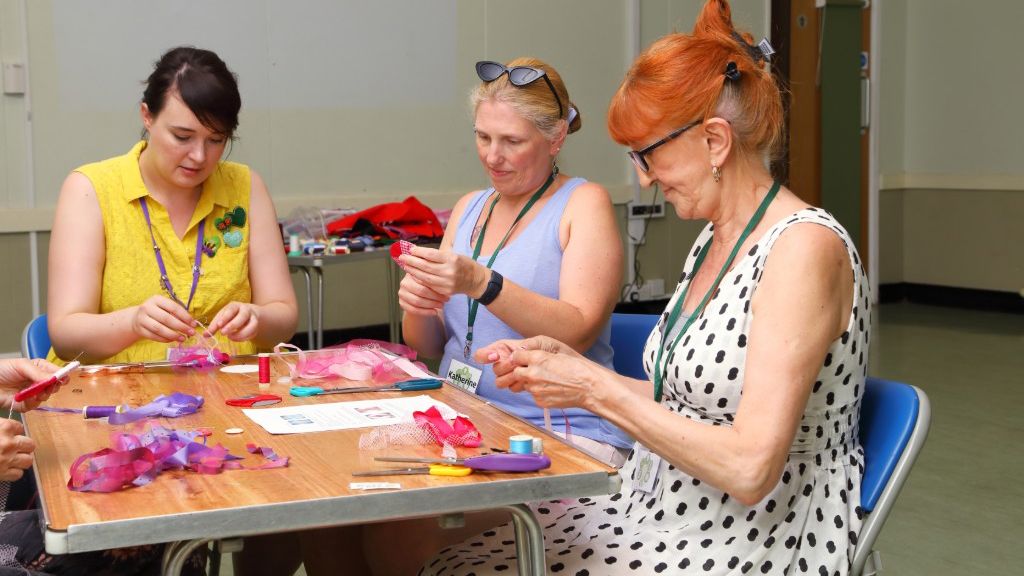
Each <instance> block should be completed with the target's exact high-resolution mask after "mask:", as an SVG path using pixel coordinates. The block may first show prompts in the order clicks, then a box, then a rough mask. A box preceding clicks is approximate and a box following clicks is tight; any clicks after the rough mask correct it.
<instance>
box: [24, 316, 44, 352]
mask: <svg viewBox="0 0 1024 576" xmlns="http://www.w3.org/2000/svg"><path fill="white" fill-rule="evenodd" d="M49 353H50V331H49V330H48V329H47V327H46V314H40V315H39V316H36V317H35V318H33V319H32V320H31V321H29V323H28V324H27V325H26V326H25V330H24V331H23V332H22V333H21V355H22V356H24V357H25V358H46V355H47V354H49Z"/></svg>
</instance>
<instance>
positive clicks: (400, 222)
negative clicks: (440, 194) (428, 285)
mask: <svg viewBox="0 0 1024 576" xmlns="http://www.w3.org/2000/svg"><path fill="white" fill-rule="evenodd" d="M360 219H362V220H367V221H369V222H370V223H371V224H373V226H374V227H375V228H377V229H378V230H380V232H381V233H383V234H387V235H388V236H389V237H391V238H413V237H419V238H440V237H441V236H443V235H444V229H442V228H441V223H440V222H438V221H437V216H436V215H435V214H434V211H433V210H431V209H430V208H429V207H428V206H427V205H426V204H424V203H422V202H420V201H419V200H417V199H416V197H415V196H409V197H408V198H406V199H405V200H402V201H401V202H388V203H386V204H378V205H376V206H371V207H370V208H367V209H366V210H363V211H361V212H356V213H355V214H350V215H348V216H345V217H344V218H339V219H338V220H335V221H334V222H331V223H330V224H328V225H327V232H328V233H329V234H334V235H340V234H343V233H344V232H346V231H348V230H351V229H352V228H353V226H355V223H356V221H357V220H360Z"/></svg>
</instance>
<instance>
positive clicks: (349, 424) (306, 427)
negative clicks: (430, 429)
mask: <svg viewBox="0 0 1024 576" xmlns="http://www.w3.org/2000/svg"><path fill="white" fill-rule="evenodd" d="M431 406H437V409H438V410H439V411H440V412H441V416H442V417H443V418H445V419H446V420H451V419H453V418H455V416H456V415H457V413H456V412H455V410H453V409H452V407H451V406H448V405H447V404H445V403H443V402H438V401H437V400H434V399H433V398H431V397H430V396H412V397H409V396H406V397H403V398H382V399H380V400H357V401H353V402H332V403H330V404H305V405H300V406H285V407H283V408H253V409H246V410H242V412H243V413H244V414H245V415H246V416H248V417H249V419H251V420H252V421H253V422H255V423H257V424H259V425H260V426H262V427H263V429H264V430H266V431H267V432H270V433H271V434H296V433H300V432H324V431H326V430H347V429H350V428H372V427H376V426H387V425H390V424H401V423H403V422H413V417H412V413H413V412H422V411H424V410H426V409H428V408H430V407H431Z"/></svg>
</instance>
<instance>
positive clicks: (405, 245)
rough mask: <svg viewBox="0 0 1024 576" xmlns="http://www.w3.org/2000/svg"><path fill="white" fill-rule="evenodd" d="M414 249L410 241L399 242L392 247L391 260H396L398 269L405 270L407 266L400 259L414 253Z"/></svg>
mask: <svg viewBox="0 0 1024 576" xmlns="http://www.w3.org/2000/svg"><path fill="white" fill-rule="evenodd" d="M412 247H413V243H412V242H409V241H408V240H399V241H398V242H395V243H394V244H392V245H391V248H390V250H391V259H392V260H394V261H395V264H398V267H399V268H401V269H402V270H405V264H402V261H401V260H399V259H398V257H399V256H401V255H402V254H409V253H410V252H411V251H412Z"/></svg>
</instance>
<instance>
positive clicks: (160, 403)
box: [107, 392, 203, 424]
mask: <svg viewBox="0 0 1024 576" xmlns="http://www.w3.org/2000/svg"><path fill="white" fill-rule="evenodd" d="M202 405H203V397H202V396H192V395H190V394H184V393H182V392H174V393H173V394H171V395H170V396H159V397H157V398H156V399H155V400H153V401H152V402H150V403H149V404H146V405H145V406H139V407H138V408H134V409H131V410H126V411H125V412H124V413H121V414H116V413H115V414H111V415H110V416H109V417H108V418H107V421H108V422H110V423H111V424H129V423H131V422H135V421H136V420H142V419H143V418H155V417H158V416H162V417H164V418H177V417H178V416H187V415H188V414H195V413H196V411H198V410H199V408H200V407H202Z"/></svg>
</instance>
